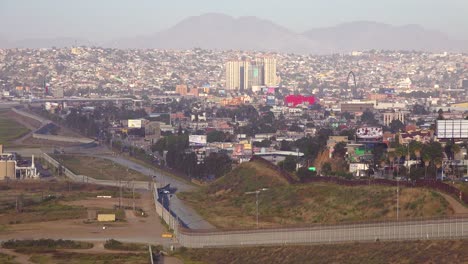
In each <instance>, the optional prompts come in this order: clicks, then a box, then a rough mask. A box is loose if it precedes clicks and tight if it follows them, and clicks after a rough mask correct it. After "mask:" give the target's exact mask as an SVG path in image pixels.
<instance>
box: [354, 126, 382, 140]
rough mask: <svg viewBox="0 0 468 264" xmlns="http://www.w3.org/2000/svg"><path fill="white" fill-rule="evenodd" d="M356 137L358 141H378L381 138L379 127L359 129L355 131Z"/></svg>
mask: <svg viewBox="0 0 468 264" xmlns="http://www.w3.org/2000/svg"><path fill="white" fill-rule="evenodd" d="M356 136H357V138H360V139H378V138H382V137H383V129H382V128H381V127H360V128H358V129H357V130H356Z"/></svg>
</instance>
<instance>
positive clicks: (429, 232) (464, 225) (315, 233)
mask: <svg viewBox="0 0 468 264" xmlns="http://www.w3.org/2000/svg"><path fill="white" fill-rule="evenodd" d="M42 156H43V158H44V160H45V161H46V162H48V163H49V164H51V165H52V166H54V167H55V168H60V167H61V168H62V169H63V173H64V174H65V176H67V177H68V178H70V179H71V180H73V181H77V182H81V181H84V182H89V183H97V184H100V183H101V184H102V183H103V182H104V181H98V180H95V179H94V178H90V177H86V176H83V177H82V176H80V175H76V174H74V173H73V172H72V171H70V170H68V169H67V168H65V167H63V166H61V165H60V163H59V162H58V161H56V160H55V159H53V158H52V157H50V156H49V155H47V154H46V153H44V154H43V155H42ZM84 177H85V178H86V179H85V178H84ZM313 181H316V182H318V181H322V182H333V183H337V184H342V185H347V186H357V185H368V184H374V185H387V186H396V185H397V184H400V185H402V186H403V187H427V188H431V189H436V190H439V191H442V192H446V193H449V194H456V193H457V192H460V190H458V189H457V188H455V187H453V186H451V185H449V184H446V183H442V182H435V181H416V182H404V181H400V182H399V183H397V182H395V181H390V180H370V181H365V180H360V181H352V180H345V179H340V178H333V177H316V178H314V179H313V180H312V181H311V182H313ZM151 189H152V191H153V198H154V204H155V209H156V213H157V214H158V215H159V216H160V217H161V219H162V220H163V221H164V222H165V223H166V224H167V225H168V227H169V228H170V229H172V230H173V232H174V235H175V237H176V239H177V241H178V242H179V244H180V245H182V246H184V247H189V248H213V247H242V246H259V245H292V244H336V243H352V242H372V241H406V240H426V239H427V240H429V239H430V240H434V239H462V238H468V215H466V216H465V215H460V216H457V217H443V218H404V219H402V220H400V221H396V220H395V221H379V222H368V223H362V222H359V223H343V224H329V225H324V224H316V225H311V226H308V227H284V228H269V229H250V230H232V231H219V230H193V229H188V228H185V227H183V224H182V222H181V221H180V219H178V217H177V215H176V214H175V213H174V212H172V211H169V210H167V209H166V208H165V207H164V206H163V205H162V204H161V203H160V202H159V201H158V199H159V194H158V185H157V183H153V184H152V185H151ZM462 198H465V197H462ZM464 201H465V200H464Z"/></svg>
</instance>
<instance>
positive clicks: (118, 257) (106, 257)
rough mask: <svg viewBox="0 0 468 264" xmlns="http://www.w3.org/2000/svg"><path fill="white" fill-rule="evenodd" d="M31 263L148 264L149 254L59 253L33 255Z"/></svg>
mask: <svg viewBox="0 0 468 264" xmlns="http://www.w3.org/2000/svg"><path fill="white" fill-rule="evenodd" d="M30 261H31V262H33V263H38V264H48V263H55V264H107V263H118V264H147V263H149V255H148V253H139V254H136V253H135V254H131V253H129V254H112V253H104V254H86V253H74V252H57V253H53V254H41V255H33V256H32V257H31V258H30Z"/></svg>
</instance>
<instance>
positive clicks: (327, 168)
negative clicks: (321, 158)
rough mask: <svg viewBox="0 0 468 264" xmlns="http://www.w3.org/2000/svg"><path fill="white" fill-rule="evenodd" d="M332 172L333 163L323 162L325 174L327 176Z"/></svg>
mask: <svg viewBox="0 0 468 264" xmlns="http://www.w3.org/2000/svg"><path fill="white" fill-rule="evenodd" d="M331 172H332V166H331V163H330V162H325V163H323V164H322V173H323V174H324V175H325V176H328V175H330V173H331Z"/></svg>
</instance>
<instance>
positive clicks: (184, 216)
mask: <svg viewBox="0 0 468 264" xmlns="http://www.w3.org/2000/svg"><path fill="white" fill-rule="evenodd" d="M99 157H100V158H105V159H109V160H112V161H114V162H115V163H118V164H120V165H122V166H125V167H128V168H131V169H133V170H135V171H138V172H140V173H142V174H145V175H151V176H153V175H154V176H156V179H155V180H156V181H157V182H158V183H159V184H160V186H165V185H167V184H170V185H171V187H175V188H177V191H190V190H194V188H196V187H194V186H193V185H190V184H188V183H185V182H183V181H181V180H179V179H176V178H173V177H169V176H167V175H164V174H163V173H161V172H160V171H157V170H153V169H150V168H147V167H145V166H142V165H140V164H138V163H135V162H133V161H131V160H128V159H125V158H123V157H121V156H108V155H99ZM169 204H170V209H171V210H172V211H173V212H174V213H175V214H176V215H177V216H178V217H179V218H180V219H181V220H182V221H183V222H184V223H185V224H186V225H187V226H188V227H189V228H191V229H214V228H215V227H214V226H213V225H211V224H210V223H209V222H207V221H206V220H204V219H203V218H202V217H201V216H200V215H199V214H198V213H197V212H196V211H195V210H194V209H192V208H191V207H189V206H187V205H186V204H184V203H183V202H182V201H181V200H180V199H179V198H177V196H176V195H172V197H171V199H170V202H169Z"/></svg>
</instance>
